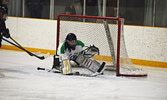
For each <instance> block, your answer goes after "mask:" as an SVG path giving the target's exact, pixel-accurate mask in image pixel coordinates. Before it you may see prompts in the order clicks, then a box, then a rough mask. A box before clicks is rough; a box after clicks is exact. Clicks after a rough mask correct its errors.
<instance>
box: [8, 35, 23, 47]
mask: <svg viewBox="0 0 167 100" xmlns="http://www.w3.org/2000/svg"><path fill="white" fill-rule="evenodd" d="M9 38H10V39H11V40H12V41H13V42H15V43H16V44H17V45H18V46H20V47H21V48H23V47H22V46H21V45H20V44H19V43H18V42H17V41H16V40H14V39H13V38H12V37H9Z"/></svg>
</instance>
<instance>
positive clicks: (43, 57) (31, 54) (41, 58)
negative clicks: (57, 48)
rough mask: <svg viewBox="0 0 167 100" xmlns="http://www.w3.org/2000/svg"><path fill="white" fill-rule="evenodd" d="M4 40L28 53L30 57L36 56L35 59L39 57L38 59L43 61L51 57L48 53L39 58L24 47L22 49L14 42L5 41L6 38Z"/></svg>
mask: <svg viewBox="0 0 167 100" xmlns="http://www.w3.org/2000/svg"><path fill="white" fill-rule="evenodd" d="M2 40H4V41H6V42H8V43H9V44H11V45H14V46H16V47H17V48H19V49H21V50H23V51H25V52H26V53H28V54H29V55H30V56H35V57H37V58H38V59H40V60H43V59H45V58H47V57H48V56H49V55H50V54H49V53H47V54H46V55H45V56H38V55H35V54H33V53H31V52H30V51H28V50H26V49H24V48H23V47H20V46H18V45H16V44H14V43H13V42H11V41H9V40H6V39H4V38H2Z"/></svg>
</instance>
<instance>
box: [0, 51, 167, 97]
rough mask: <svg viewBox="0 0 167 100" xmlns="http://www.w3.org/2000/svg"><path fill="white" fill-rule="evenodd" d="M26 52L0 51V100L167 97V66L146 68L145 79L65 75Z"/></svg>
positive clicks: (49, 59) (49, 58)
mask: <svg viewBox="0 0 167 100" xmlns="http://www.w3.org/2000/svg"><path fill="white" fill-rule="evenodd" d="M52 61H53V59H52V56H50V57H48V58H47V59H45V60H39V59H37V58H35V57H31V56H29V55H28V54H26V53H25V52H16V51H8V50H2V49H1V50H0V73H3V74H4V75H5V77H0V100H167V69H165V68H153V67H145V70H146V71H147V72H148V77H146V78H126V77H116V76H115V75H102V76H98V77H83V76H65V75H61V74H55V73H49V72H46V71H38V70H36V68H37V67H45V68H51V67H52Z"/></svg>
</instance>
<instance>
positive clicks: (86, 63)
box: [75, 54, 105, 73]
mask: <svg viewBox="0 0 167 100" xmlns="http://www.w3.org/2000/svg"><path fill="white" fill-rule="evenodd" d="M75 61H76V62H77V63H78V64H79V65H80V66H83V67H85V68H87V69H89V70H90V71H92V72H94V73H95V72H98V73H101V71H103V69H104V66H105V62H103V63H102V65H100V63H99V62H97V61H96V60H93V59H91V58H86V57H84V56H83V55H81V54H80V55H79V56H78V57H77V59H76V60H75Z"/></svg>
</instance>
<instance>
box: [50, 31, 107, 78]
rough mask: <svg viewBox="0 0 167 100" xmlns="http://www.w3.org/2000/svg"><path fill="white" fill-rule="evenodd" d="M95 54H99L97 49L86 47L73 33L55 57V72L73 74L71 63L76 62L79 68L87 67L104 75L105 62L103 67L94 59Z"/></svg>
mask: <svg viewBox="0 0 167 100" xmlns="http://www.w3.org/2000/svg"><path fill="white" fill-rule="evenodd" d="M95 54H99V49H98V48H97V47H95V46H94V45H93V46H90V47H85V45H84V43H83V42H82V41H80V40H77V37H76V35H75V34H73V33H69V34H68V35H67V36H66V39H65V42H64V43H63V44H61V45H59V47H58V50H57V53H56V54H55V55H54V61H53V67H52V69H53V70H56V71H60V72H62V73H63V74H66V75H70V74H72V68H71V64H70V61H71V60H72V61H74V62H76V63H77V65H78V66H82V67H85V68H87V69H89V70H90V71H92V72H93V73H102V71H104V66H105V62H103V63H102V64H101V65H100V63H99V62H97V61H96V60H94V59H92V57H94V55H95Z"/></svg>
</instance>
